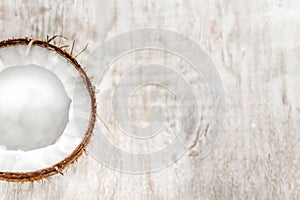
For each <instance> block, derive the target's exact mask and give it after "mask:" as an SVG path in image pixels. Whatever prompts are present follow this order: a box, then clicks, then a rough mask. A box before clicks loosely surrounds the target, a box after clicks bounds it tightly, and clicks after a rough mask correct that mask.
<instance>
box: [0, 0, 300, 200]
mask: <svg viewBox="0 0 300 200" xmlns="http://www.w3.org/2000/svg"><path fill="white" fill-rule="evenodd" d="M0 27H1V34H0V39H1V40H3V39H8V38H12V37H14V38H17V37H24V36H32V37H35V38H39V39H43V38H46V35H47V34H48V35H57V34H62V35H65V36H67V37H68V38H69V39H70V40H71V41H72V40H76V46H75V52H79V51H80V50H81V49H82V48H83V47H84V46H85V44H86V43H87V42H89V48H88V49H87V50H86V51H85V52H84V53H83V54H82V55H81V56H80V57H79V61H81V62H82V61H84V60H85V58H86V57H87V55H88V54H89V53H90V52H91V51H92V50H93V48H95V47H96V46H97V44H98V43H99V42H101V41H102V40H103V39H104V38H106V37H109V36H112V35H114V34H117V33H120V32H123V31H127V30H131V29H135V28H142V27H162V28H167V29H170V30H174V31H177V32H180V33H182V34H184V35H185V36H187V37H190V38H192V39H193V40H195V41H196V42H197V43H199V44H200V45H201V46H202V47H203V48H204V49H206V50H207V52H208V53H209V55H210V57H211V58H212V59H213V61H214V62H215V64H216V66H217V69H218V71H219V73H220V76H221V78H222V80H223V84H224V88H225V92H226V121H225V123H224V128H223V132H222V135H221V137H220V138H219V140H218V143H217V145H216V147H215V148H214V150H213V151H212V152H211V154H210V155H209V156H208V157H206V158H205V159H203V160H200V159H199V158H198V157H197V153H192V152H197V150H198V149H197V148H195V149H192V150H190V151H191V152H188V153H186V154H185V155H184V156H183V157H182V158H181V159H180V160H179V161H177V162H176V163H174V164H173V165H172V166H170V167H168V168H165V169H163V170H160V171H158V172H155V173H150V174H143V175H133V174H127V173H121V172H118V171H114V170H113V169H110V168H107V167H105V166H103V165H101V164H100V163H98V162H96V161H95V160H94V159H93V158H92V157H91V156H86V155H85V156H83V157H82V158H81V159H79V161H78V162H77V163H76V164H74V165H73V166H72V167H70V168H69V169H68V170H67V172H66V173H65V174H64V176H61V175H57V176H55V177H53V178H51V179H49V180H43V181H41V182H36V183H22V184H18V183H5V182H1V183H0V199H5V200H6V199H8V200H12V199H67V200H68V199H74V200H75V199H295V200H296V199H300V189H299V188H300V147H299V144H300V134H299V130H300V123H299V122H300V97H299V95H298V94H299V88H300V37H299V33H300V2H299V1H297V0H287V1H283V0H275V1H272V0H265V1H260V0H255V1H243V0H232V1H228V0H221V1H198V0H186V1H184V0H173V1H171V0H168V1H147V0H143V1H140V0H136V1H134V0H131V1H129V0H124V1H123V0H122V1H121V0H120V1H118V0H115V1H108V0H106V1H105V0H100V1H96V0H95V1H94V0H85V1H83V0H76V1H71V0H66V1H54V0H53V1H51V0H50V1H43V0H37V1H35V2H33V1H19V0H11V1H5V0H1V1H0ZM57 42H58V43H68V42H66V41H63V40H62V39H58V40H57ZM69 43H70V42H69ZM0 98H1V97H0ZM1 162H3V161H1ZM4 162H5V161H4Z"/></svg>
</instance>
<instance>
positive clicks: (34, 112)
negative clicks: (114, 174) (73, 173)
mask: <svg viewBox="0 0 300 200" xmlns="http://www.w3.org/2000/svg"><path fill="white" fill-rule="evenodd" d="M95 120H96V97H95V90H94V87H93V86H92V84H91V82H90V80H89V78H88V77H87V75H86V73H85V72H84V70H83V69H82V68H81V66H80V65H79V64H78V62H77V61H76V59H75V58H74V57H73V56H72V55H71V54H69V53H68V52H66V51H65V50H62V49H61V48H59V47H57V46H55V45H53V44H50V41H49V40H48V41H41V40H33V39H29V38H22V39H11V40H6V41H2V42H0V179H1V180H5V181H18V182H24V181H35V180H39V179H42V178H46V177H49V176H52V175H55V174H58V173H62V172H63V170H64V169H66V168H67V167H68V166H69V165H70V164H72V163H74V162H75V161H76V160H77V159H78V158H79V157H80V155H82V153H83V152H84V151H85V149H86V147H87V145H88V143H89V141H90V139H91V135H92V131H93V128H94V123H95Z"/></svg>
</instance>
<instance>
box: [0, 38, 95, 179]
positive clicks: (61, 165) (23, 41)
mask: <svg viewBox="0 0 300 200" xmlns="http://www.w3.org/2000/svg"><path fill="white" fill-rule="evenodd" d="M50 42H51V40H47V41H43V40H35V39H31V38H18V39H9V40H4V41H1V42H0V48H6V47H11V46H18V45H25V46H26V45H32V46H39V47H42V48H46V49H48V50H50V51H54V52H55V53H58V54H59V55H60V56H62V57H63V58H64V59H66V60H67V61H68V62H69V63H70V64H71V65H73V67H75V69H76V70H77V72H78V73H79V74H80V76H81V78H82V80H83V83H84V85H85V87H86V89H87V91H88V93H89V96H90V117H89V123H88V127H87V130H86V132H85V134H84V137H83V138H82V139H81V142H80V144H79V145H78V146H77V147H76V148H75V149H74V150H73V151H72V153H71V154H70V155H68V156H67V157H65V158H64V159H63V160H62V161H60V162H58V163H56V164H54V165H52V166H51V167H46V168H42V169H39V170H35V171H30V172H0V180H4V181H8V182H33V181H37V180H40V179H44V178H48V177H50V176H53V175H55V174H61V175H63V171H64V170H66V169H67V168H68V167H69V166H70V165H71V164H73V163H74V162H76V161H77V160H78V158H79V157H80V156H81V155H82V154H83V152H85V151H86V147H87V145H88V144H89V142H90V140H91V137H92V134H93V130H94V126H95V122H96V116H97V103H96V92H95V87H94V86H93V85H92V83H91V81H90V78H89V77H88V76H87V74H86V73H85V71H84V70H83V68H82V67H81V66H80V64H79V63H78V62H77V60H76V59H75V57H73V56H72V54H71V53H68V52H67V51H66V50H63V49H62V48H60V47H58V46H55V45H53V44H50Z"/></svg>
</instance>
